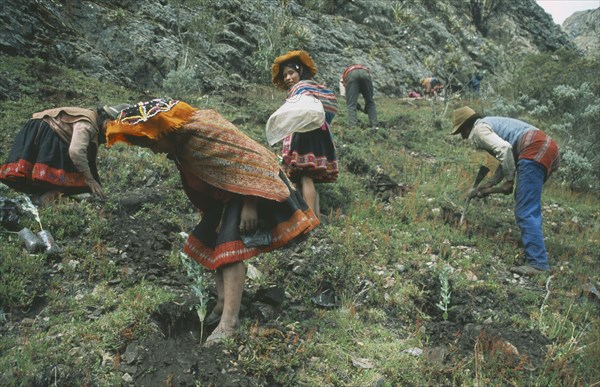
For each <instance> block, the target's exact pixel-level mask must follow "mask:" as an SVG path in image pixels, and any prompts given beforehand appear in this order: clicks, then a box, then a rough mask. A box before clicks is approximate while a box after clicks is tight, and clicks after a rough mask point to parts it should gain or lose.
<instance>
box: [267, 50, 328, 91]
mask: <svg viewBox="0 0 600 387" xmlns="http://www.w3.org/2000/svg"><path fill="white" fill-rule="evenodd" d="M292 59H297V60H299V61H300V62H302V64H303V65H304V67H306V68H307V69H308V70H309V71H310V75H311V78H312V77H314V76H315V75H316V74H317V65H316V64H315V62H314V61H313V59H312V58H311V57H310V54H309V53H308V52H306V51H304V50H296V51H288V52H287V53H286V54H284V55H281V56H278V57H277V58H275V61H274V62H273V65H271V81H272V82H273V84H274V85H275V86H277V87H279V88H281V89H287V87H286V86H285V83H284V82H283V78H282V77H281V76H280V75H281V65H282V64H284V63H285V62H288V61H290V60H292Z"/></svg>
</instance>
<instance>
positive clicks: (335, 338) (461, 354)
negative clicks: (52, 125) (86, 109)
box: [0, 58, 600, 386]
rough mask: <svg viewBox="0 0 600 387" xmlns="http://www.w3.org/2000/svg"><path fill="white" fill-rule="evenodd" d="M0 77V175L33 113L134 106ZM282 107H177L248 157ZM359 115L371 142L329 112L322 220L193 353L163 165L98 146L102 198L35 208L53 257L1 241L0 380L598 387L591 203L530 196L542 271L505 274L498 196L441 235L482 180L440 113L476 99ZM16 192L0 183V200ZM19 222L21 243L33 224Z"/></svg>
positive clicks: (514, 236) (175, 180)
mask: <svg viewBox="0 0 600 387" xmlns="http://www.w3.org/2000/svg"><path fill="white" fill-rule="evenodd" d="M5 59H6V60H5ZM0 66H2V67H1V68H0V73H2V74H3V76H6V77H8V78H10V79H12V80H13V81H14V87H15V90H18V94H19V96H20V97H19V98H15V99H14V100H4V101H0V111H1V112H2V113H1V114H0V127H1V128H2V131H1V132H0V138H1V142H0V156H1V158H2V159H4V158H5V157H6V154H7V152H8V150H9V148H10V143H11V140H12V138H13V137H14V135H15V134H16V132H17V131H18V129H19V128H20V126H21V125H22V124H23V123H24V122H25V120H26V119H27V117H28V116H29V115H30V114H31V112H33V111H38V110H41V109H43V108H46V107H50V106H61V105H75V106H90V107H91V106H95V105H97V104H104V103H116V102H123V101H127V102H135V101H137V100H140V99H143V98H147V97H148V95H144V94H143V93H138V92H132V91H127V90H124V89H122V88H119V87H114V86H112V85H110V84H106V83H99V82H97V81H94V80H91V79H88V78H85V77H83V76H82V75H81V74H78V73H76V72H72V71H70V70H65V69H63V68H57V67H53V68H52V69H50V70H52V71H41V70H39V69H40V66H41V67H43V66H47V65H45V64H43V63H41V62H37V61H30V60H23V59H17V58H3V61H2V62H1V65H0ZM36 69H38V70H36ZM46 70H48V69H46ZM48 73H52V74H56V75H55V76H52V77H48V76H46V75H42V74H48ZM282 98H283V95H282V94H281V93H280V92H277V91H274V90H273V89H271V88H266V87H265V88H263V87H256V88H250V89H248V90H246V91H244V92H237V93H235V94H234V93H231V94H229V93H227V92H223V93H222V94H212V95H202V96H200V95H190V96H188V97H187V99H186V100H187V102H189V103H191V104H192V105H195V106H197V107H212V108H216V109H218V110H219V111H221V112H222V113H223V114H224V115H225V116H226V117H227V118H229V119H230V120H232V121H233V122H235V123H236V125H238V126H239V127H240V128H242V129H243V130H244V131H245V132H246V133H248V134H249V135H250V136H251V137H253V138H254V139H256V140H258V141H259V142H261V143H263V144H265V143H266V142H265V140H264V133H263V130H264V124H265V122H266V120H267V118H268V117H269V115H270V114H271V113H272V112H273V111H274V110H275V109H276V108H277V107H278V106H279V104H280V103H281V100H282ZM376 102H377V108H378V112H379V116H380V121H381V125H380V128H379V129H378V130H377V131H371V130H369V129H366V128H365V129H350V128H348V127H347V126H346V110H345V103H344V101H343V100H341V101H340V112H339V115H338V116H337V117H336V119H335V120H334V130H333V133H334V136H335V141H336V145H337V147H338V151H339V159H340V166H341V173H340V179H339V181H338V182H337V183H336V184H331V185H321V186H320V187H319V190H320V192H321V202H322V212H323V217H322V220H323V224H322V226H320V227H319V228H318V229H317V231H316V232H315V233H314V234H313V235H311V236H310V237H309V238H308V239H307V240H306V241H303V242H301V243H299V244H296V245H294V246H290V247H289V248H286V249H284V250H280V251H277V252H273V253H269V254H265V255H263V256H260V257H258V258H256V259H252V260H250V261H249V262H248V264H249V266H250V270H249V278H248V280H247V288H246V292H245V296H244V301H243V308H242V318H243V329H242V333H241V334H240V335H239V337H238V338H237V339H236V340H235V341H229V342H226V343H225V344H224V345H223V346H221V347H219V348H217V349H210V350H205V349H203V348H201V346H200V343H201V337H200V335H201V333H200V330H201V329H202V327H201V326H200V324H199V322H198V318H197V316H196V313H195V312H194V310H193V309H194V308H195V307H196V306H197V305H198V304H199V302H200V300H199V298H198V294H196V293H194V291H193V290H192V288H191V286H190V285H191V284H192V281H195V282H196V284H199V285H200V286H201V287H204V292H203V294H204V295H207V296H209V297H214V293H213V291H212V289H213V284H212V283H211V280H210V276H209V275H207V274H208V273H204V274H203V275H200V276H198V277H195V278H190V277H189V276H188V269H186V266H185V265H184V264H183V262H184V260H182V259H181V256H180V253H179V252H180V250H181V247H182V245H183V241H184V239H183V238H182V233H186V232H190V231H191V229H192V228H193V226H194V225H195V224H196V223H197V221H198V216H197V214H196V213H195V212H194V210H193V209H192V208H191V206H190V204H189V203H188V201H187V199H186V198H185V196H184V194H183V193H182V192H181V190H180V183H179V177H178V176H177V174H176V169H175V168H174V166H173V165H171V164H170V162H168V161H167V160H166V159H164V157H162V156H159V155H153V154H151V153H149V152H147V151H145V150H141V149H138V148H130V147H126V146H115V147H113V148H111V149H109V150H106V149H102V150H101V152H100V160H99V169H100V173H101V177H102V179H103V184H104V186H105V189H106V191H107V193H108V195H109V198H108V199H107V200H106V201H105V202H99V201H96V200H93V199H90V198H87V197H79V198H75V199H67V198H63V199H62V200H61V201H60V202H59V203H58V204H57V205H55V206H52V207H45V208H42V209H40V218H41V222H42V224H43V225H44V227H45V228H46V229H48V230H50V231H51V232H52V234H53V236H54V238H55V239H56V241H57V243H58V244H59V245H60V246H61V247H62V249H63V252H62V253H61V254H60V256H58V257H48V256H45V255H43V254H34V255H32V254H28V253H27V252H26V251H25V250H24V249H23V247H22V245H21V243H20V242H19V241H18V239H17V237H16V235H15V234H13V233H9V232H6V230H4V229H1V230H0V231H1V233H0V322H1V323H2V325H1V328H0V332H1V335H0V384H2V385H50V384H56V385H83V384H87V385H307V386H312V385H331V386H334V385H335V386H339V385H343V386H366V385H377V386H388V385H389V386H391V385H441V384H446V385H507V384H508V385H562V384H564V385H573V384H576V385H594V384H596V383H598V382H599V381H600V372H599V371H598V367H597V359H598V358H599V357H600V319H599V318H598V316H599V313H598V311H599V308H600V299H599V297H598V290H596V289H598V288H599V287H600V283H599V281H600V270H599V255H598V252H599V251H600V226H599V225H600V210H599V208H600V206H599V204H600V200H599V198H598V195H597V193H578V192H572V191H570V190H568V189H566V188H565V187H564V186H563V185H561V184H560V182H559V179H555V180H550V181H549V182H548V183H547V184H546V186H545V190H544V194H543V201H542V203H543V211H544V232H545V237H546V243H547V247H548V250H549V254H550V260H551V265H552V267H553V270H552V271H551V272H550V273H548V274H547V275H541V276H538V277H534V278H532V279H528V278H523V277H518V276H515V275H513V274H511V273H509V271H508V267H509V266H512V265H514V264H516V263H519V262H521V259H522V252H521V247H520V237H519V230H518V228H517V227H516V225H515V222H514V217H513V204H514V201H513V198H512V197H511V196H498V197H490V198H489V199H488V200H487V201H486V202H482V201H474V202H472V203H471V205H470V207H469V211H468V213H467V215H466V218H467V221H466V222H465V224H463V225H459V224H458V219H459V218H460V214H461V212H462V209H463V203H464V200H465V198H466V192H467V191H468V188H469V186H470V185H471V183H472V180H473V178H474V175H475V173H476V170H477V167H478V165H479V164H482V163H483V164H486V165H489V166H492V167H495V166H496V165H495V162H494V161H493V160H492V159H490V158H489V157H486V156H484V155H483V154H482V153H479V152H475V151H473V150H472V149H470V148H469V147H468V146H467V145H466V144H464V143H462V142H460V140H459V139H458V138H456V137H451V136H449V135H448V133H449V131H450V126H451V125H450V121H451V119H450V113H451V111H452V109H453V108H454V107H455V106H460V105H463V104H465V103H468V102H471V103H472V106H473V107H475V108H478V109H480V108H485V109H486V110H487V111H488V112H489V111H492V110H493V109H492V106H491V104H490V102H489V101H488V100H486V99H483V100H476V101H465V100H460V99H457V100H455V101H453V102H452V103H450V104H446V103H445V102H444V101H425V100H420V101H406V100H400V99H391V98H390V99H387V98H386V99H378V100H377V101H376ZM444 112H446V114H444ZM361 119H362V120H363V122H365V124H366V116H361ZM531 119H533V120H534V123H535V124H537V125H538V126H540V127H549V126H550V125H549V124H550V123H548V122H544V121H543V120H542V119H536V118H533V117H532V118H531ZM553 134H554V133H553ZM557 139H558V140H559V143H560V141H561V138H560V137H557ZM273 150H274V151H275V152H278V151H279V150H278V149H277V148H273ZM16 195H17V194H16V193H15V192H12V191H10V190H8V189H5V188H1V187H0V196H4V197H15V196H16ZM21 223H22V225H23V226H27V227H30V228H31V229H33V230H38V229H39V226H38V225H37V222H36V221H35V219H33V218H32V217H26V216H23V218H22V221H21ZM594 291H595V292H594ZM269 292H273V293H272V294H278V295H279V297H275V296H270V295H269V294H270V293H269ZM211 302H213V299H212V298H211V299H210V301H209V303H208V307H210V304H211ZM204 306H206V305H204ZM209 309H210V308H209Z"/></svg>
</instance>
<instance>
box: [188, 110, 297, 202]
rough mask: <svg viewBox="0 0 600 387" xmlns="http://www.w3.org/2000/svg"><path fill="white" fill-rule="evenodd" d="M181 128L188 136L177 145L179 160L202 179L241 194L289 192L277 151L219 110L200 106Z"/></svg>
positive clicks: (273, 197)
mask: <svg viewBox="0 0 600 387" xmlns="http://www.w3.org/2000/svg"><path fill="white" fill-rule="evenodd" d="M182 129H183V131H182V132H181V134H178V135H177V137H179V136H180V135H181V136H185V141H181V147H179V146H178V149H177V160H178V162H180V163H181V164H182V165H183V166H184V167H185V168H186V169H187V170H189V171H191V172H192V173H193V174H194V175H196V176H197V177H198V178H199V179H201V180H203V181H205V182H207V183H208V184H210V185H212V186H214V187H217V188H220V189H223V190H225V191H229V192H233V193H237V194H240V195H253V196H259V197H262V198H265V199H270V200H276V201H278V202H281V201H284V200H285V199H287V198H288V197H289V196H290V192H289V190H288V188H287V186H286V185H285V183H284V182H283V181H282V180H281V179H280V177H279V164H278V162H277V158H276V157H275V155H274V154H273V153H272V152H270V151H269V150H267V149H266V148H265V147H263V146H262V145H260V144H258V143H257V142H256V141H254V140H253V139H251V138H250V137H248V136H247V135H246V134H244V133H242V132H241V131H240V130H239V129H238V128H236V127H235V125H233V124H232V123H231V122H229V121H227V120H226V119H225V118H224V117H223V116H221V115H220V114H219V113H218V112H217V111H216V110H213V109H205V110H198V111H197V112H196V113H195V114H194V115H193V116H192V117H191V119H190V120H189V121H188V122H187V123H185V124H184V125H183V127H182ZM177 137H176V138H177ZM182 138H183V137H182Z"/></svg>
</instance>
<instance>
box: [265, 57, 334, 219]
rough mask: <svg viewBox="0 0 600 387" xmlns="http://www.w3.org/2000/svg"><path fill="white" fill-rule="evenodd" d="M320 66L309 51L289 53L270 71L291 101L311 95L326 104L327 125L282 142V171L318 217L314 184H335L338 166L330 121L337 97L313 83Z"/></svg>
mask: <svg viewBox="0 0 600 387" xmlns="http://www.w3.org/2000/svg"><path fill="white" fill-rule="evenodd" d="M316 73H317V66H316V65H315V63H314V61H313V60H312V58H311V57H310V55H309V54H308V53H307V52H306V51H289V52H288V53H286V54H285V55H282V56H279V57H277V58H276V59H275V61H274V63H273V65H272V67H271V76H272V81H273V84H274V85H275V86H277V87H278V88H280V89H283V90H287V91H288V95H287V97H288V98H290V97H292V96H295V95H299V94H306V95H312V96H314V97H315V98H317V99H319V100H320V101H321V102H322V103H323V107H324V110H325V122H324V123H323V125H322V126H321V127H320V128H318V129H315V130H313V131H310V132H304V133H292V134H290V135H288V136H287V137H285V138H284V139H283V148H282V154H283V169H284V171H285V172H286V173H287V175H288V176H289V177H290V179H291V180H292V181H293V182H294V183H295V184H297V185H299V186H300V189H301V191H302V196H303V197H304V200H306V202H307V203H308V205H309V207H310V208H311V209H312V210H313V212H314V213H315V214H316V215H317V216H319V211H320V206H319V193H318V192H317V189H316V187H315V183H333V182H335V181H336V180H337V178H338V173H339V169H338V162H337V158H336V151H335V145H334V144H333V137H332V136H331V132H330V130H331V121H332V120H333V117H334V116H335V113H336V112H337V100H336V98H335V94H334V93H333V92H332V91H331V90H329V89H327V88H325V86H323V85H320V84H318V83H317V82H315V81H313V80H312V78H313V77H314V76H315V74H316Z"/></svg>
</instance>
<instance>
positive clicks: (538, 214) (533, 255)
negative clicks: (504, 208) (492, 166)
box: [515, 159, 550, 270]
mask: <svg viewBox="0 0 600 387" xmlns="http://www.w3.org/2000/svg"><path fill="white" fill-rule="evenodd" d="M545 178H546V168H544V166H543V165H542V164H540V163H538V162H536V161H533V160H526V159H521V160H519V161H518V162H517V189H516V191H515V200H516V205H515V218H516V220H517V225H518V226H519V228H520V229H521V239H522V240H523V245H524V246H525V256H526V259H527V264H528V265H530V266H533V267H535V268H536V269H540V270H548V269H550V265H549V264H548V253H547V252H546V245H545V243H544V235H543V234H542V186H543V185H544V180H545Z"/></svg>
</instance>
